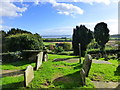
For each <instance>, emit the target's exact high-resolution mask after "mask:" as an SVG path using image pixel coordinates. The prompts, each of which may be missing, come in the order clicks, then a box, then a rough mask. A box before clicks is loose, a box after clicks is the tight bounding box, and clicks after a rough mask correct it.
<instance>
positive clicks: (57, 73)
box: [1, 54, 120, 90]
mask: <svg viewBox="0 0 120 90" xmlns="http://www.w3.org/2000/svg"><path fill="white" fill-rule="evenodd" d="M48 56H49V60H48V61H47V62H43V64H42V66H41V67H40V69H39V70H38V71H34V75H35V77H34V79H33V81H32V82H31V83H30V84H29V86H28V88H25V87H23V83H24V82H23V81H24V77H23V76H17V77H13V76H9V77H3V78H1V80H2V86H3V88H17V89H30V88H67V89H68V88H70V89H75V90H79V89H81V88H94V85H93V84H92V83H91V80H96V81H115V82H116V81H118V77H119V76H120V67H118V62H117V59H116V60H112V59H111V60H109V62H111V63H112V64H96V63H92V66H91V69H90V73H89V77H88V78H86V83H87V85H86V86H83V87H82V86H80V73H79V71H80V69H81V67H82V65H80V64H79V62H73V63H71V62H68V60H63V61H62V60H61V61H60V60H59V61H53V60H54V59H56V58H60V59H62V58H75V57H76V56H67V55H56V54H48ZM83 59H84V58H82V62H83ZM29 64H31V65H32V66H34V65H35V63H33V62H26V61H19V62H13V63H11V64H10V63H9V64H3V65H2V66H3V68H2V69H10V70H14V69H24V68H26V67H27V66H28V65H29ZM119 81H120V79H119Z"/></svg>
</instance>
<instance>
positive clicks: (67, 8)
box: [37, 0, 83, 16]
mask: <svg viewBox="0 0 120 90" xmlns="http://www.w3.org/2000/svg"><path fill="white" fill-rule="evenodd" d="M37 1H38V2H39V1H40V2H41V3H45V2H48V3H51V4H52V7H53V8H55V9H56V10H57V11H58V13H59V14H64V15H70V16H75V15H76V14H83V10H82V9H81V8H80V7H77V6H75V5H73V4H66V3H58V2H56V0H37ZM38 2H37V3H38Z"/></svg>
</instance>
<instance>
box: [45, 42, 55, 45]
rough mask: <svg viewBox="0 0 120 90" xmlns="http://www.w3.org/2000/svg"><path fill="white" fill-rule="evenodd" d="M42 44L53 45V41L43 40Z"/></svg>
mask: <svg viewBox="0 0 120 90" xmlns="http://www.w3.org/2000/svg"><path fill="white" fill-rule="evenodd" d="M43 44H44V45H55V43H53V42H43Z"/></svg>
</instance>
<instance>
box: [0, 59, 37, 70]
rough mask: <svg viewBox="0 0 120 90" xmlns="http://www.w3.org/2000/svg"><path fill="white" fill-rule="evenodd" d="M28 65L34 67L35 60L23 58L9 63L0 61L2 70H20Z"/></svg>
mask: <svg viewBox="0 0 120 90" xmlns="http://www.w3.org/2000/svg"><path fill="white" fill-rule="evenodd" d="M28 65H32V66H33V67H35V62H31V61H28V60H23V61H22V60H21V61H16V62H11V63H2V65H0V68H1V69H2V70H22V69H26V67H27V66H28Z"/></svg>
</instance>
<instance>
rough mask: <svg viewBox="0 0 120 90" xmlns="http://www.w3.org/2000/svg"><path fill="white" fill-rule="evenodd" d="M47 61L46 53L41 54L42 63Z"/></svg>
mask: <svg viewBox="0 0 120 90" xmlns="http://www.w3.org/2000/svg"><path fill="white" fill-rule="evenodd" d="M47 60H48V55H47V53H46V52H44V53H43V61H45V62H46V61H47Z"/></svg>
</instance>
